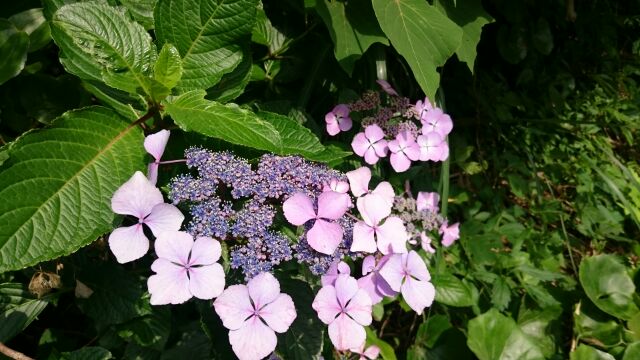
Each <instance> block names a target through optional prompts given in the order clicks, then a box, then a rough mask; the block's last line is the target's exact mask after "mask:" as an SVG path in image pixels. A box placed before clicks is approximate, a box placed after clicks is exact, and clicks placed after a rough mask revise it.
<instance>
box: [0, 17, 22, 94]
mask: <svg viewBox="0 0 640 360" xmlns="http://www.w3.org/2000/svg"><path fill="white" fill-rule="evenodd" d="M28 49H29V35H28V34H27V33H26V32H24V31H20V30H18V29H17V28H16V27H15V25H13V23H12V22H11V21H9V20H6V19H0V54H2V55H1V56H0V84H2V83H4V82H5V81H7V80H9V79H11V78H12V77H14V76H16V75H18V74H20V71H22V68H23V67H24V63H25V61H27V50H28Z"/></svg>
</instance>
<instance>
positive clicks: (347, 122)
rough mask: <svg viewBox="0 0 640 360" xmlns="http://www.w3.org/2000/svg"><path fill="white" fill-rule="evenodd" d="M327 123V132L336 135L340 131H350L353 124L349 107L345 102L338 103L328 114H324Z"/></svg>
mask: <svg viewBox="0 0 640 360" xmlns="http://www.w3.org/2000/svg"><path fill="white" fill-rule="evenodd" d="M324 121H325V122H326V123H327V133H329V135H331V136H334V135H337V134H338V133H339V132H340V131H348V130H349V129H351V126H352V125H353V123H352V121H351V118H350V117H349V107H348V106H347V105H345V104H338V105H336V107H334V108H333V110H331V111H330V112H328V113H327V115H325V116H324Z"/></svg>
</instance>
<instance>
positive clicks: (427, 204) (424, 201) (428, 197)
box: [416, 191, 440, 212]
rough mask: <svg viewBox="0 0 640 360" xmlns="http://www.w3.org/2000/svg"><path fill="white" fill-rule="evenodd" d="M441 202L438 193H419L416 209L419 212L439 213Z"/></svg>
mask: <svg viewBox="0 0 640 360" xmlns="http://www.w3.org/2000/svg"><path fill="white" fill-rule="evenodd" d="M439 202H440V195H439V194H438V193H437V192H424V191H420V192H419V193H418V198H417V199H416V208H417V210H418V211H422V210H429V211H433V212H438V203H439Z"/></svg>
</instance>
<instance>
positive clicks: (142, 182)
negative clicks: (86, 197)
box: [109, 171, 184, 263]
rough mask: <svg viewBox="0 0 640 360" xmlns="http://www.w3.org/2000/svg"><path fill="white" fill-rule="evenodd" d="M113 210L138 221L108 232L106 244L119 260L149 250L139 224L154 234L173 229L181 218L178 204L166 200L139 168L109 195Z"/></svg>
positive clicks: (121, 261)
mask: <svg viewBox="0 0 640 360" xmlns="http://www.w3.org/2000/svg"><path fill="white" fill-rule="evenodd" d="M111 209H112V210H113V212H114V213H116V214H121V215H131V216H135V217H136V218H138V223H137V224H135V225H131V226H123V227H119V228H117V229H115V230H113V232H112V233H111V235H109V248H110V249H111V252H113V255H115V257H116V260H118V262H119V263H126V262H129V261H133V260H136V259H139V258H141V257H142V256H144V254H146V253H147V251H148V250H149V239H148V238H147V236H146V235H145V234H144V229H143V227H142V225H147V226H148V227H149V229H151V232H152V233H153V235H155V236H156V237H157V236H158V235H159V234H160V233H162V232H163V231H176V230H178V229H180V225H181V224H182V221H183V220H184V215H182V213H181V212H180V210H178V208H177V207H175V206H173V205H170V204H165V203H164V199H163V198H162V193H160V190H158V189H157V188H156V187H155V186H154V185H153V184H152V183H151V182H150V181H149V180H148V179H147V178H146V177H145V176H144V175H143V174H142V173H141V172H140V171H136V173H135V174H133V176H132V177H131V179H129V180H128V181H127V182H125V183H124V184H122V186H120V188H118V190H116V192H115V193H114V194H113V197H112V198H111Z"/></svg>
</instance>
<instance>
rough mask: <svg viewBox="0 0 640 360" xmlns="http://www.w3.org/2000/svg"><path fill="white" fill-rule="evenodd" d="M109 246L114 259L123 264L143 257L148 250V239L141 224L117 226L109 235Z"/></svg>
mask: <svg viewBox="0 0 640 360" xmlns="http://www.w3.org/2000/svg"><path fill="white" fill-rule="evenodd" d="M109 248H110V249H111V252H112V253H113V255H115V257H116V260H118V262H119V263H121V264H124V263H126V262H129V261H133V260H136V259H139V258H141V257H143V256H144V254H146V253H147V251H149V239H147V237H146V236H145V235H144V232H143V229H142V225H141V224H136V225H132V226H127V227H119V228H117V229H115V230H113V232H111V235H109Z"/></svg>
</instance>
